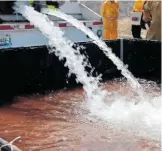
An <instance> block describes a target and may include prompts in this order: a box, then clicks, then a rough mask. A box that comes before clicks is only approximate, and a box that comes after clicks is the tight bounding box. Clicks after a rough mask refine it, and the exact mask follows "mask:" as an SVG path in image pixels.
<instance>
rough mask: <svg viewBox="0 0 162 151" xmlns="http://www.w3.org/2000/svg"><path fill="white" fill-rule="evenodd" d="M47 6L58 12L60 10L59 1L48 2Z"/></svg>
mask: <svg viewBox="0 0 162 151" xmlns="http://www.w3.org/2000/svg"><path fill="white" fill-rule="evenodd" d="M46 4H47V7H48V8H49V9H52V10H56V9H57V8H59V3H58V2H57V1H52V0H51V1H50V0H48V1H46Z"/></svg>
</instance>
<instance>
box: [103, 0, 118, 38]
mask: <svg viewBox="0 0 162 151" xmlns="http://www.w3.org/2000/svg"><path fill="white" fill-rule="evenodd" d="M101 16H102V17H103V22H104V39H105V40H108V39H117V38H118V17H119V2H118V1H116V0H114V2H111V1H110V0H106V1H105V2H104V4H103V5H102V7H101Z"/></svg>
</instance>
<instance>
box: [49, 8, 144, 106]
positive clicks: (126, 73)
mask: <svg viewBox="0 0 162 151" xmlns="http://www.w3.org/2000/svg"><path fill="white" fill-rule="evenodd" d="M47 14H49V15H52V16H57V17H59V18H62V19H64V20H66V21H67V22H69V23H71V24H72V25H73V26H75V27H76V28H78V29H80V30H81V31H83V32H84V33H85V34H86V35H88V36H89V37H90V38H91V39H92V40H93V43H95V44H96V45H97V46H99V47H100V48H101V50H103V52H104V53H105V55H106V56H107V57H108V58H110V59H111V60H112V62H113V63H114V64H115V65H116V66H117V69H118V70H121V73H122V75H123V76H124V77H126V78H127V80H128V83H129V85H130V86H131V87H132V88H133V89H134V90H135V92H137V93H138V95H139V97H140V98H139V99H138V100H136V101H137V102H136V103H138V102H139V101H143V100H144V92H143V89H142V87H141V85H140V84H139V82H138V81H137V80H136V78H135V77H134V76H133V75H132V73H131V72H130V71H129V70H128V69H127V67H126V66H125V65H124V63H123V62H122V61H121V60H120V59H119V58H118V57H117V56H116V55H115V54H114V53H113V52H112V50H111V48H109V47H108V46H107V45H106V43H105V42H104V41H102V40H101V39H100V38H99V37H98V36H97V35H95V34H94V33H93V32H92V31H91V30H90V29H89V28H87V27H86V26H85V25H84V24H83V23H82V22H81V21H79V20H77V19H75V18H74V17H73V16H70V15H67V14H65V13H63V12H61V11H59V10H50V9H48V11H47Z"/></svg>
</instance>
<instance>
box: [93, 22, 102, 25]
mask: <svg viewBox="0 0 162 151" xmlns="http://www.w3.org/2000/svg"><path fill="white" fill-rule="evenodd" d="M93 25H102V22H101V21H96V22H93Z"/></svg>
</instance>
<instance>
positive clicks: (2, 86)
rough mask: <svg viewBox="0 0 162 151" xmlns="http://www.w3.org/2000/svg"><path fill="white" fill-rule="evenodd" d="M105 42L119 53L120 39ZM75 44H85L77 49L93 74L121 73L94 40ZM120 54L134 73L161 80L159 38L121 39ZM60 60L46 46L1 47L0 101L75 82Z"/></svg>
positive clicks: (106, 78) (106, 76) (106, 77)
mask: <svg viewBox="0 0 162 151" xmlns="http://www.w3.org/2000/svg"><path fill="white" fill-rule="evenodd" d="M106 43H107V45H108V46H109V47H111V48H112V51H113V52H114V53H115V54H116V55H117V56H118V57H120V54H121V52H120V51H121V48H120V45H121V40H114V41H107V42H106ZM79 44H80V45H83V46H84V47H86V49H85V50H81V53H84V54H86V55H87V56H88V59H89V61H90V63H91V65H92V66H93V67H95V71H94V72H93V75H96V72H98V73H99V74H100V73H102V74H103V80H111V79H113V78H116V77H120V76H121V74H120V71H118V70H117V68H116V66H115V65H114V64H113V63H112V61H111V60H110V59H108V58H107V57H106V56H105V55H104V54H103V52H102V51H101V50H100V49H99V48H98V47H97V46H96V45H95V44H93V43H91V42H89V43H79ZM123 58H124V63H125V64H127V65H128V69H129V70H130V71H131V72H132V73H133V74H134V76H135V77H138V78H145V79H149V80H156V81H158V82H161V42H159V41H144V40H140V41H139V40H126V39H125V40H123ZM64 61H65V60H64ZM64 61H59V60H58V58H57V57H56V56H55V54H49V53H48V49H47V47H46V46H41V47H32V48H31V47H28V48H15V49H3V50H2V49H1V51H0V70H1V71H0V81H1V82H0V103H1V104H2V103H6V102H10V101H11V100H12V99H13V97H14V96H17V95H25V94H32V93H44V92H45V91H48V90H56V89H61V88H64V87H68V88H69V87H73V86H76V82H75V76H74V75H72V76H71V77H70V78H68V77H67V74H68V68H66V67H64ZM87 71H89V68H88V67H87ZM67 81H68V83H67Z"/></svg>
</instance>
